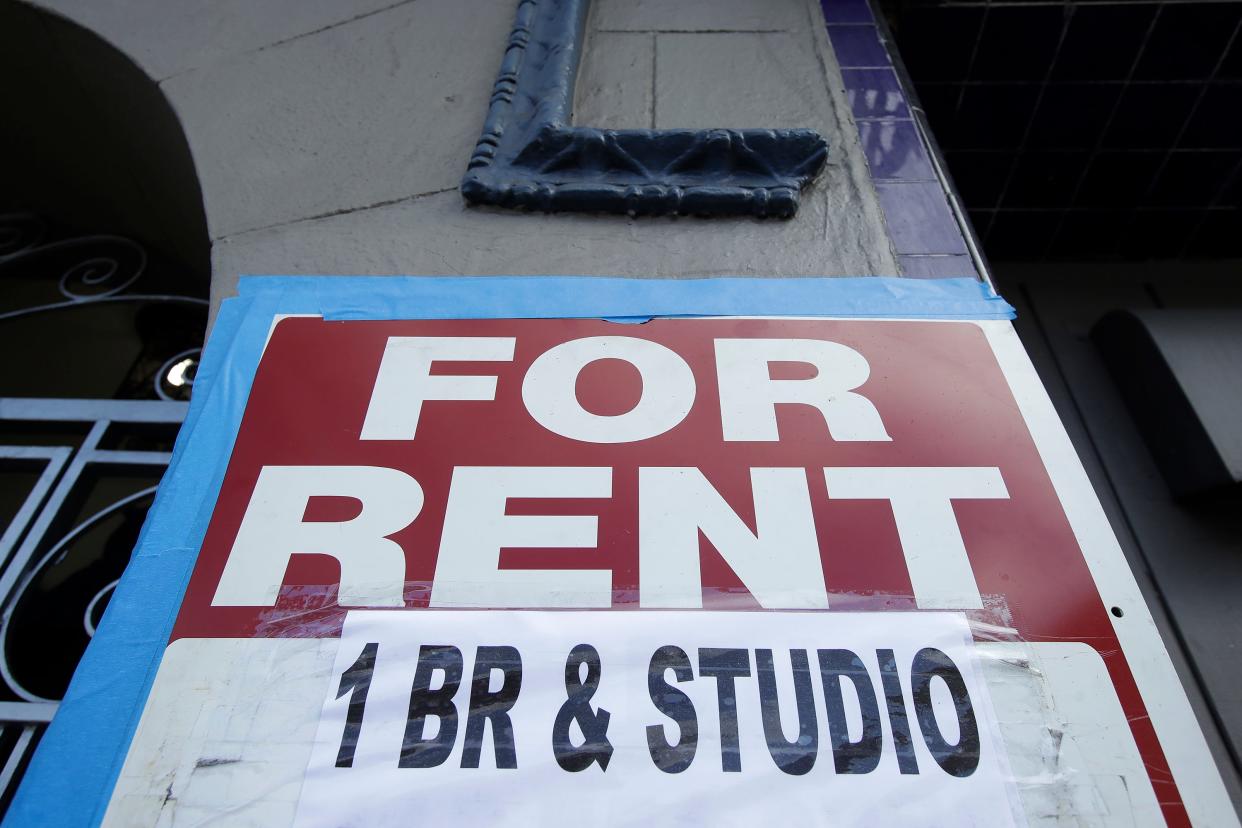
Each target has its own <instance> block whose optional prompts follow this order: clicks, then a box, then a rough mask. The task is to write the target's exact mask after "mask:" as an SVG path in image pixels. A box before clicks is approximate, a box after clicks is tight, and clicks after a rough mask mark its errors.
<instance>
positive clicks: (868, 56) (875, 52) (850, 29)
mask: <svg viewBox="0 0 1242 828" xmlns="http://www.w3.org/2000/svg"><path fill="white" fill-rule="evenodd" d="M828 37H829V38H830V39H831V40H832V50H833V51H834V52H835V53H836V55H837V64H838V65H839V66H840V67H841V68H842V69H854V68H858V67H868V66H889V65H891V64H892V61H891V60H889V57H888V50H886V49H885V48H884V44H883V43H881V42H880V35H879V34H878V33H877V32H876V29H875V26H837V25H833V26H829V27H828Z"/></svg>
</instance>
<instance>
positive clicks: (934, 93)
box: [915, 83, 962, 145]
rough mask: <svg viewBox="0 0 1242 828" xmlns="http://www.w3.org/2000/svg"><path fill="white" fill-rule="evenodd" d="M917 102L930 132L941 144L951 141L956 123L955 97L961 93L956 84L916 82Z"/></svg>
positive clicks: (959, 87)
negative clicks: (924, 114)
mask: <svg viewBox="0 0 1242 828" xmlns="http://www.w3.org/2000/svg"><path fill="white" fill-rule="evenodd" d="M915 91H916V92H917V93H918V97H919V104H920V105H922V107H923V112H924V113H926V115H927V123H928V125H929V126H930V127H931V130H932V134H933V135H935V136H936V140H937V141H938V142H940V144H942V145H947V144H950V143H953V139H954V136H955V134H956V133H955V125H956V123H957V99H958V97H959V96H960V95H961V94H962V87H961V86H960V85H958V84H955V83H954V84H942V83H931V84H922V83H920V84H916V85H915Z"/></svg>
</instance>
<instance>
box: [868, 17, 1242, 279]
mask: <svg viewBox="0 0 1242 828" xmlns="http://www.w3.org/2000/svg"><path fill="white" fill-rule="evenodd" d="M881 7H882V9H883V11H884V13H885V15H886V17H887V19H888V21H889V25H890V28H891V29H892V31H893V34H894V38H895V40H896V44H897V47H898V49H899V52H900V55H901V57H902V60H903V61H904V63H905V65H906V68H907V70H908V71H909V74H910V76H911V78H912V79H913V81H914V85H915V89H916V91H917V93H918V96H919V99H920V101H921V103H922V106H923V108H924V111H925V112H926V115H927V118H928V120H929V122H930V123H931V126H932V130H933V132H934V133H935V135H936V138H937V140H938V142H939V143H940V146H941V149H942V150H943V151H944V154H945V158H946V160H947V162H948V166H949V171H950V173H951V175H952V176H953V179H954V181H955V182H956V184H957V187H958V189H959V190H960V192H961V194H962V198H963V200H964V201H965V203H966V206H967V209H968V211H969V213H970V217H971V220H972V222H973V224H974V226H975V229H976V232H977V233H978V235H979V236H980V238H981V239H982V241H983V244H984V248H985V251H986V252H987V254H988V255H989V257H991V258H994V259H1040V258H1053V259H1056V258H1073V259H1082V258H1091V259H1147V258H1169V257H1173V258H1199V257H1222V256H1235V257H1242V199H1240V191H1242V186H1240V179H1242V36H1240V35H1239V27H1240V24H1242V2H1237V1H1236V0H1220V1H1219V2H1194V0H1183V1H1182V2H1163V0H1147V1H1146V2H1126V0H1122V1H1121V2H1116V1H1115V0H1112V1H1111V2H1092V0H1034V2H1030V0H1028V1H1027V2H1020V3H1018V2H1014V3H1010V2H1001V0H981V2H936V1H935V0H882V2H881Z"/></svg>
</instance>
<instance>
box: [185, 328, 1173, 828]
mask: <svg viewBox="0 0 1242 828" xmlns="http://www.w3.org/2000/svg"><path fill="white" fill-rule="evenodd" d="M342 606H349V607H358V606H387V607H393V606H398V607H400V606H404V607H409V608H423V607H429V606H432V607H457V608H462V607H491V608H502V607H504V608H514V607H521V608H536V607H539V608H600V609H605V608H606V609H614V610H625V609H641V608H647V607H660V608H670V607H683V608H685V607H689V608H697V607H702V608H705V609H737V610H763V609H767V610H773V609H825V610H827V611H829V612H833V611H841V610H850V611H860V610H864V611H866V610H876V611H883V610H912V609H942V610H943V609H954V610H964V611H967V613H968V616H969V617H970V618H972V619H973V620H974V621H975V622H976V624H977V625H976V630H984V629H986V630H990V631H992V632H990V633H989V635H994V636H998V637H1000V638H1002V639H1004V638H1007V637H1008V638H1013V639H1014V640H1022V641H1026V642H1066V641H1072V642H1082V643H1085V644H1086V645H1089V646H1090V647H1091V648H1093V649H1094V650H1095V651H1096V652H1097V653H1098V654H1099V656H1100V657H1101V658H1102V659H1103V662H1104V664H1105V665H1107V670H1108V674H1109V676H1110V677H1111V680H1112V683H1113V686H1114V688H1115V690H1116V694H1117V698H1118V699H1119V700H1120V703H1121V705H1122V707H1123V709H1124V711H1125V715H1126V718H1127V719H1128V720H1129V722H1130V727H1131V728H1132V730H1133V735H1134V739H1135V742H1136V744H1137V746H1138V749H1139V751H1140V753H1141V755H1142V758H1143V761H1144V763H1145V764H1146V767H1147V769H1148V773H1149V775H1150V777H1151V781H1152V784H1153V786H1154V788H1155V792H1156V796H1157V799H1158V801H1159V802H1160V803H1161V808H1162V810H1163V812H1164V815H1165V818H1166V819H1167V820H1168V821H1169V822H1170V823H1174V824H1181V823H1184V822H1185V819H1186V818H1185V812H1184V810H1183V809H1182V806H1181V802H1180V799H1179V796H1178V791H1177V787H1176V785H1175V784H1174V782H1173V781H1172V777H1171V775H1170V773H1169V770H1168V766H1167V763H1166V761H1165V757H1164V754H1163V752H1162V749H1161V746H1160V743H1159V741H1158V740H1157V738H1156V734H1155V731H1154V730H1153V728H1152V725H1151V722H1150V720H1149V718H1148V716H1147V711H1146V709H1145V708H1144V705H1143V701H1142V699H1141V698H1140V696H1139V693H1138V690H1137V689H1136V686H1135V681H1134V678H1133V676H1132V674H1131V670H1130V667H1129V665H1128V664H1127V661H1126V658H1125V656H1124V655H1123V652H1122V647H1121V646H1120V644H1119V642H1118V640H1117V637H1116V634H1115V632H1114V627H1113V624H1112V622H1111V621H1110V618H1109V607H1108V606H1106V605H1105V603H1104V602H1103V600H1102V599H1101V597H1100V595H1099V592H1098V590H1097V589H1096V585H1095V582H1094V580H1093V578H1092V575H1091V572H1090V571H1089V568H1088V565H1087V563H1086V561H1085V560H1084V555H1083V552H1082V550H1081V549H1080V548H1079V544H1078V541H1077V540H1076V538H1075V534H1074V531H1073V530H1072V529H1071V527H1070V524H1069V521H1068V520H1067V518H1066V515H1065V512H1064V510H1063V509H1062V506H1061V502H1060V500H1059V499H1058V496H1057V493H1056V491H1055V490H1054V487H1053V484H1052V481H1051V480H1050V478H1049V475H1048V472H1047V470H1046V469H1045V464H1044V462H1043V460H1041V457H1040V453H1039V451H1038V450H1037V447H1036V444H1035V442H1034V440H1033V439H1032V436H1031V434H1030V432H1029V431H1028V428H1027V423H1026V421H1025V420H1024V417H1023V414H1022V412H1021V411H1020V409H1019V406H1018V404H1017V403H1016V402H1015V399H1014V396H1013V392H1012V391H1011V387H1010V384H1009V382H1008V381H1007V380H1006V376H1005V374H1004V373H1003V372H1002V369H1001V366H1000V365H999V364H998V363H997V359H996V357H995V356H994V352H993V349H992V347H991V346H990V344H989V342H988V339H987V337H986V336H985V333H984V332H983V330H982V329H981V328H980V327H979V326H978V325H976V324H973V323H964V322H963V323H957V322H910V321H902V322H881V321H827V320H821V321H797V320H782V321H775V320H762V319H755V320H732V319H695V320H656V321H652V322H649V323H647V324H644V325H621V324H614V323H608V322H603V321H592V320H473V321H391V322H390V321H352V322H328V321H324V320H322V319H317V318H288V319H285V320H283V321H281V322H280V323H279V324H278V325H277V326H276V328H275V330H274V332H273V335H272V337H271V340H270V342H269V344H268V346H267V349H266V352H265V354H264V356H263V360H262V363H261V365H260V368H259V370H258V373H257V376H256V377H255V381H254V385H253V390H252V391H251V394H250V398H249V401H248V403H247V407H246V413H245V417H244V419H243V422H242V425H241V428H240V431H239V433H238V436H237V441H236V445H235V448H234V451H233V455H232V459H231V461H230V464H229V467H228V471H227V475H226V477H225V480H224V484H223V487H222V489H221V492H220V495H219V500H218V502H217V504H216V506H215V511H214V515H213V518H212V521H211V524H210V528H209V530H208V532H207V535H206V539H205V541H204V544H203V548H202V551H201V554H200V556H199V559H198V563H197V566H196V568H195V571H194V574H193V578H192V580H191V583H190V586H189V589H188V592H187V594H186V597H185V600H184V603H183V605H182V609H181V613H180V616H179V618H178V621H177V624H176V627H175V630H174V633H173V637H174V639H180V638H247V637H322V636H336V635H338V634H339V631H340V625H341V622H342V620H343V617H344V613H345V609H343V608H342ZM997 631H999V632H997ZM979 635H980V633H978V632H977V637H978V636H979Z"/></svg>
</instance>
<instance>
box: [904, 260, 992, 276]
mask: <svg viewBox="0 0 1242 828" xmlns="http://www.w3.org/2000/svg"><path fill="white" fill-rule="evenodd" d="M898 258H899V259H900V261H901V275H902V276H905V277H906V278H908V279H954V278H960V277H962V276H966V277H969V278H971V279H978V278H979V274H978V273H977V272H976V271H975V265H974V263H973V262H971V260H970V257H969V256H900V257H898Z"/></svg>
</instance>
